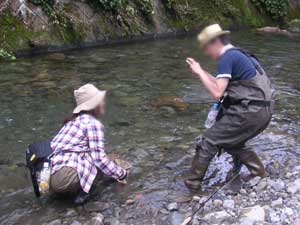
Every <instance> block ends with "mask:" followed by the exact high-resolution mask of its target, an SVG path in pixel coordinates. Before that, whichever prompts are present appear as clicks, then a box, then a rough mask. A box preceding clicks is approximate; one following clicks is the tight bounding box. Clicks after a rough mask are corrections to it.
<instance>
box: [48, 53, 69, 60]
mask: <svg viewBox="0 0 300 225" xmlns="http://www.w3.org/2000/svg"><path fill="white" fill-rule="evenodd" d="M65 58H66V56H65V54H64V53H52V54H49V55H47V59H50V60H59V61H60V60H64V59H65Z"/></svg>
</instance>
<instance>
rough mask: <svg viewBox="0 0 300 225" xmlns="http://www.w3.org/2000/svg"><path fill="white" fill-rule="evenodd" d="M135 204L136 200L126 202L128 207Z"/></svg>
mask: <svg viewBox="0 0 300 225" xmlns="http://www.w3.org/2000/svg"><path fill="white" fill-rule="evenodd" d="M134 203H135V200H134V199H127V200H126V202H125V204H126V205H132V204H134Z"/></svg>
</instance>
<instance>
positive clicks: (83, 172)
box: [51, 114, 126, 193]
mask: <svg viewBox="0 0 300 225" xmlns="http://www.w3.org/2000/svg"><path fill="white" fill-rule="evenodd" d="M51 147H52V149H53V151H54V155H53V157H52V158H51V163H52V174H54V173H55V172H57V171H58V170H60V169H61V168H62V167H65V166H67V167H72V168H74V169H76V170H77V173H78V177H79V180H80V185H81V187H82V190H83V191H84V192H86V193H88V192H89V190H90V188H91V186H92V184H93V181H94V179H95V178H96V175H97V168H98V169H100V170H101V171H102V172H103V173H105V174H106V175H108V176H111V177H113V178H115V179H122V178H123V177H124V176H125V175H126V171H125V170H124V169H122V168H121V167H119V166H117V165H116V164H115V163H114V162H113V161H111V160H110V159H109V158H108V157H107V155H106V153H105V151H104V132H103V125H102V124H101V123H100V121H98V120H97V119H96V118H94V117H93V116H91V115H88V114H82V115H79V116H78V117H77V118H76V119H74V120H73V121H70V122H68V123H67V124H65V125H64V126H63V127H62V129H61V130H60V131H59V133H58V134H57V135H56V136H55V137H54V139H53V140H52V141H51Z"/></svg>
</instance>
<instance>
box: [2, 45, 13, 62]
mask: <svg viewBox="0 0 300 225" xmlns="http://www.w3.org/2000/svg"><path fill="white" fill-rule="evenodd" d="M1 59H4V60H16V57H15V56H14V55H13V54H12V53H10V52H7V51H6V50H4V49H3V48H0V60H1Z"/></svg>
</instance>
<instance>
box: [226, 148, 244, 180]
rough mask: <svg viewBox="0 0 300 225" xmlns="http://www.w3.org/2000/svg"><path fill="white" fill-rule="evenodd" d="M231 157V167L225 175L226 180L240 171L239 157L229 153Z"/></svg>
mask: <svg viewBox="0 0 300 225" xmlns="http://www.w3.org/2000/svg"><path fill="white" fill-rule="evenodd" d="M231 156H232V159H233V168H232V169H231V170H230V171H229V172H228V175H227V177H226V180H230V179H231V178H232V177H233V176H235V175H236V174H238V173H240V171H241V169H242V166H243V164H242V163H241V160H240V158H239V157H238V156H237V155H236V154H234V155H231Z"/></svg>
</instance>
